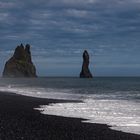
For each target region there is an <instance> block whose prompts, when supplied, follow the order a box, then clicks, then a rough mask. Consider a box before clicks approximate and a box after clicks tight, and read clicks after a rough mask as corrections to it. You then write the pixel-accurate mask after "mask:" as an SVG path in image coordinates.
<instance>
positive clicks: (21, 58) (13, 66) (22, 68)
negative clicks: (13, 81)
mask: <svg viewBox="0 0 140 140" xmlns="http://www.w3.org/2000/svg"><path fill="white" fill-rule="evenodd" d="M3 77H37V74H36V67H35V65H34V64H33V62H32V55H31V51H30V45H29V44H26V46H23V44H21V45H19V46H17V47H16V49H15V52H14V54H13V56H12V57H11V58H10V59H9V60H8V61H7V62H6V64H5V67H4V70H3ZM79 77H80V78H92V77H93V76H92V74H91V72H90V70H89V54H88V51H87V50H85V51H84V52H83V64H82V70H81V72H80V76H79Z"/></svg>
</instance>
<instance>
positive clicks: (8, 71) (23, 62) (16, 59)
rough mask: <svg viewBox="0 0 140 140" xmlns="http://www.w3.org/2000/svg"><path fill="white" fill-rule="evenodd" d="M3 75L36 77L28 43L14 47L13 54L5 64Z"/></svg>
mask: <svg viewBox="0 0 140 140" xmlns="http://www.w3.org/2000/svg"><path fill="white" fill-rule="evenodd" d="M3 77H37V75H36V68H35V66H34V64H33V62H32V58H31V51H30V45H29V44H27V45H26V46H25V47H24V46H23V44H21V45H20V46H17V47H16V49H15V52H14V55H13V56H12V57H11V58H10V59H9V60H8V61H7V62H6V64H5V67H4V71H3Z"/></svg>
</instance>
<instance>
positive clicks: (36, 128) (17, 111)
mask: <svg viewBox="0 0 140 140" xmlns="http://www.w3.org/2000/svg"><path fill="white" fill-rule="evenodd" d="M54 102H64V101H60V100H50V99H39V98H32V97H26V96H21V95H16V94H11V93H2V92H1V93H0V140H140V135H134V134H128V133H123V132H119V131H114V130H111V129H109V127H108V126H107V125H101V124H89V123H81V119H74V118H65V117H57V116H50V115H42V114H40V112H39V111H37V110H34V109H33V108H36V107H39V105H44V104H49V103H54Z"/></svg>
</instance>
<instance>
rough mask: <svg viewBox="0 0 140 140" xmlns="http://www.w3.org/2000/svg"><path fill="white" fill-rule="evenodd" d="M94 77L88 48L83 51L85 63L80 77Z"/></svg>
mask: <svg viewBox="0 0 140 140" xmlns="http://www.w3.org/2000/svg"><path fill="white" fill-rule="evenodd" d="M92 77H93V76H92V74H91V72H90V70H89V54H88V52H87V50H85V51H84V53H83V65H82V70H81V73H80V78H92Z"/></svg>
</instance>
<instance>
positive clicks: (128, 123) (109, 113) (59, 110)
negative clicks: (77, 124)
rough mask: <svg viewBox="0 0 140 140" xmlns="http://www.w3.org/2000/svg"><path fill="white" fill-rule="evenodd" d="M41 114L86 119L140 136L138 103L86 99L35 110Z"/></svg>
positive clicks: (45, 106)
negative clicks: (80, 101) (81, 101)
mask: <svg viewBox="0 0 140 140" xmlns="http://www.w3.org/2000/svg"><path fill="white" fill-rule="evenodd" d="M36 109H37V110H40V111H41V113H43V114H49V115H56V116H64V117H76V118H84V119H87V120H86V121H83V122H88V123H101V124H108V125H110V126H112V127H111V128H112V129H115V130H119V131H123V132H129V133H135V134H140V103H135V102H131V101H126V100H94V99H86V100H84V102H83V103H56V104H50V105H44V106H40V108H36Z"/></svg>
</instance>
